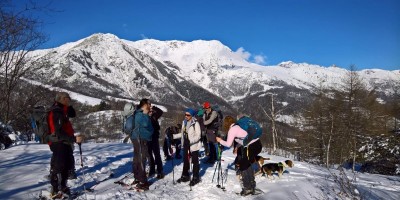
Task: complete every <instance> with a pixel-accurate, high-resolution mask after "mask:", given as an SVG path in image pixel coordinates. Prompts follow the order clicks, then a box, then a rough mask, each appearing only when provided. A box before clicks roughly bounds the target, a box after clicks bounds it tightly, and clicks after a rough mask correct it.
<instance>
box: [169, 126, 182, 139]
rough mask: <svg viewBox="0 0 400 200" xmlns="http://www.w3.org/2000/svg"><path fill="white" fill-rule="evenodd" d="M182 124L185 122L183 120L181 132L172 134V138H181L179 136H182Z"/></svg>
mask: <svg viewBox="0 0 400 200" xmlns="http://www.w3.org/2000/svg"><path fill="white" fill-rule="evenodd" d="M183 126H185V123H184V122H183V123H182V128H181V132H179V133H176V134H173V135H172V136H173V137H174V139H178V138H181V137H182V134H183V133H182V130H184V129H183Z"/></svg>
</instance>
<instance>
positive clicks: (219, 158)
mask: <svg viewBox="0 0 400 200" xmlns="http://www.w3.org/2000/svg"><path fill="white" fill-rule="evenodd" d="M217 152H218V157H217V160H218V162H217V168H218V169H217V174H218V177H217V188H220V187H221V185H220V184H219V177H220V174H221V153H220V151H219V147H218V144H217Z"/></svg>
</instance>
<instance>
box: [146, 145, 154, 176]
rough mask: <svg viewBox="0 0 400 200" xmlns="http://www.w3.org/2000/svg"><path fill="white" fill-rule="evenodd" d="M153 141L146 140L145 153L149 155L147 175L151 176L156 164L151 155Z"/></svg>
mask: <svg viewBox="0 0 400 200" xmlns="http://www.w3.org/2000/svg"><path fill="white" fill-rule="evenodd" d="M153 143H154V142H153V141H148V142H147V153H148V155H149V166H150V171H149V176H152V175H154V174H155V173H156V164H155V162H154V157H153V151H154V149H153Z"/></svg>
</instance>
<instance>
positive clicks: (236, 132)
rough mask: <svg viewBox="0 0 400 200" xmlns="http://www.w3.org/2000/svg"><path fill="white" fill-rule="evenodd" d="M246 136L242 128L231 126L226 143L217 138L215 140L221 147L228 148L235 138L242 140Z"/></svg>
mask: <svg viewBox="0 0 400 200" xmlns="http://www.w3.org/2000/svg"><path fill="white" fill-rule="evenodd" d="M246 135H247V132H246V131H245V130H243V129H242V128H240V126H232V127H231V128H230V129H229V131H228V138H227V140H226V141H224V140H222V139H221V138H219V137H217V138H216V140H217V142H219V143H220V144H221V145H223V146H226V147H230V146H232V143H233V141H234V140H235V138H236V137H239V138H242V137H246Z"/></svg>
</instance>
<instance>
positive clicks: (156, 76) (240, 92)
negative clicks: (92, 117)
mask: <svg viewBox="0 0 400 200" xmlns="http://www.w3.org/2000/svg"><path fill="white" fill-rule="evenodd" d="M31 56H32V57H34V60H35V61H34V62H32V64H33V65H41V66H44V67H43V68H42V69H41V70H39V71H37V72H36V73H35V74H32V76H31V77H27V78H29V79H33V80H36V81H40V82H43V83H45V84H48V85H53V86H57V87H62V88H67V89H70V90H72V91H75V92H80V93H83V94H86V95H90V96H93V97H97V98H103V97H105V96H114V97H120V98H134V99H139V98H142V97H149V98H151V99H154V100H155V101H158V102H162V103H165V104H170V105H182V106H184V105H193V104H197V105H199V104H201V103H202V102H204V101H211V102H213V103H217V104H221V105H223V106H228V107H229V104H232V105H235V107H236V108H239V107H243V106H244V107H245V102H246V101H247V100H249V98H250V99H258V102H259V103H260V104H264V105H263V106H265V104H267V103H266V102H268V101H269V100H265V98H266V97H265V96H266V94H268V93H276V94H281V95H280V96H279V95H278V97H277V99H278V100H280V102H285V103H289V104H293V102H294V101H300V102H301V101H306V100H307V98H310V94H311V93H312V89H313V88H315V87H317V86H319V85H320V84H321V83H323V84H326V85H327V86H336V87H337V88H340V84H339V83H340V81H341V80H342V79H343V77H345V74H346V73H347V70H345V69H343V68H339V67H336V66H331V67H322V66H318V65H311V64H307V63H293V62H291V61H288V62H282V63H280V64H278V65H276V66H261V65H257V64H254V63H251V62H248V61H247V60H246V55H244V53H243V51H241V50H238V51H232V50H231V49H230V48H228V47H227V46H225V45H223V44H222V43H221V42H219V41H215V40H212V41H203V40H196V41H192V42H184V41H158V40H153V39H145V40H140V41H134V42H133V41H127V40H123V39H119V38H118V37H116V36H115V35H112V34H94V35H92V36H89V37H87V38H84V39H81V40H79V41H76V42H72V43H68V44H65V45H62V46H60V47H58V48H54V49H46V50H38V51H35V52H32V53H31ZM358 73H359V75H360V77H361V78H362V79H363V80H364V81H365V82H366V83H367V84H368V86H369V87H371V88H376V91H378V92H380V93H381V94H382V95H390V93H391V90H390V83H391V82H393V81H400V70H394V71H385V70H379V69H370V70H362V71H359V72H358ZM383 99H385V98H383ZM245 110H250V109H245ZM246 112H247V111H246Z"/></svg>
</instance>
